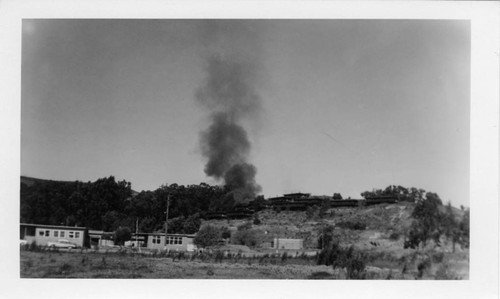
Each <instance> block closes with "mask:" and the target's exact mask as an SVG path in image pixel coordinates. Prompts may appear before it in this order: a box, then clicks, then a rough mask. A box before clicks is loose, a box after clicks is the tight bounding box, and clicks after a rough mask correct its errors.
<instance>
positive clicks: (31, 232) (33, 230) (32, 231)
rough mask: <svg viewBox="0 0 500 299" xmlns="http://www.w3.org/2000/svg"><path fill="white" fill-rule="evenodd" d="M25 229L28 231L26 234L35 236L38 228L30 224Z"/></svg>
mask: <svg viewBox="0 0 500 299" xmlns="http://www.w3.org/2000/svg"><path fill="white" fill-rule="evenodd" d="M25 231H26V236H34V235H35V231H36V229H35V228H34V227H32V226H28V227H27V228H26V230H25Z"/></svg>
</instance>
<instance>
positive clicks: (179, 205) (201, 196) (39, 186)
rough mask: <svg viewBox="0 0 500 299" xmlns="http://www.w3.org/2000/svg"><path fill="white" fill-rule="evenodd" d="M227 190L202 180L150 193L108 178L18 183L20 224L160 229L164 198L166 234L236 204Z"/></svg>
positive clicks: (190, 228) (193, 226) (191, 227)
mask: <svg viewBox="0 0 500 299" xmlns="http://www.w3.org/2000/svg"><path fill="white" fill-rule="evenodd" d="M230 191H231V190H229V189H227V188H226V187H223V186H212V185H209V184H206V183H200V184H199V185H187V186H184V185H178V184H170V185H168V184H164V185H162V186H160V187H159V188H158V189H156V190H154V191H142V192H140V193H137V192H134V191H133V190H132V189H131V183H130V182H127V181H125V180H122V181H117V180H116V179H115V178H114V176H109V177H106V178H100V179H98V180H96V181H95V182H80V181H75V182H60V181H44V180H35V181H34V182H33V183H32V184H26V183H24V182H21V206H20V207H21V209H20V211H21V215H20V216H21V222H23V223H38V224H49V225H66V226H75V225H76V226H83V227H88V228H90V229H95V230H104V231H115V230H116V229H117V228H119V227H129V228H133V229H134V230H135V227H136V223H137V224H138V229H139V231H141V232H154V231H160V230H163V229H164V224H165V219H166V215H165V212H166V210H167V201H169V203H168V205H169V217H168V218H169V223H168V231H169V232H170V233H195V232H197V231H198V229H199V225H200V224H201V220H200V217H203V216H204V214H205V213H207V212H216V211H227V210H230V209H232V208H233V207H234V205H235V204H236V202H235V199H234V198H233V197H232V193H231V192H230Z"/></svg>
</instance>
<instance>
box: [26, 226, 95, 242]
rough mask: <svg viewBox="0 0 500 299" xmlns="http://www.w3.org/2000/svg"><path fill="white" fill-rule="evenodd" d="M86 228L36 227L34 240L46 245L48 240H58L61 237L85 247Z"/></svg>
mask: <svg viewBox="0 0 500 299" xmlns="http://www.w3.org/2000/svg"><path fill="white" fill-rule="evenodd" d="M84 238H85V230H81V229H66V228H52V227H51V228H45V227H37V228H36V229H35V237H34V241H35V242H36V244H37V245H42V246H45V245H47V243H48V242H57V241H58V240H59V239H66V240H68V241H69V242H71V243H74V244H76V245H77V246H80V247H83V244H84Z"/></svg>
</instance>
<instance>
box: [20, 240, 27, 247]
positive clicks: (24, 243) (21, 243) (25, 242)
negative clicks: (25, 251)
mask: <svg viewBox="0 0 500 299" xmlns="http://www.w3.org/2000/svg"><path fill="white" fill-rule="evenodd" d="M27 244H28V241H27V240H21V242H20V245H21V246H23V245H27Z"/></svg>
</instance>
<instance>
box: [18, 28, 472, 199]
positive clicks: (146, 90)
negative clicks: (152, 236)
mask: <svg viewBox="0 0 500 299" xmlns="http://www.w3.org/2000/svg"><path fill="white" fill-rule="evenodd" d="M22 35H23V36H22V75H21V78H22V81H21V174H22V175H26V176H32V177H37V178H43V179H54V180H70V181H73V180H80V181H94V180H96V179H98V178H101V177H106V176H110V175H114V176H115V177H116V178H117V179H120V180H121V179H125V180H127V181H130V182H131V183H132V188H133V189H134V190H137V191H141V190H154V189H156V188H158V187H160V185H162V184H172V183H178V184H184V185H188V184H199V183H200V182H207V183H210V184H217V183H222V182H221V181H220V180H219V181H218V180H216V178H214V177H209V176H207V175H206V174H205V171H204V170H205V165H206V163H207V156H206V155H205V152H204V150H203V147H202V146H201V145H200V136H201V135H200V134H202V132H206V130H207V128H208V127H209V126H210V124H211V123H212V121H213V118H212V115H213V110H210V109H211V108H210V107H207V105H203V103H200V101H199V99H198V98H197V94H198V93H199V90H200V88H203V87H204V86H206V82H207V78H208V77H209V76H210V71H208V70H207V69H208V68H209V67H208V66H207V61H210V58H211V57H214V56H217V55H219V56H222V57H226V58H227V59H229V60H230V61H233V62H234V61H236V62H244V63H241V64H240V65H243V67H245V70H247V69H251V72H249V73H251V76H250V77H251V79H249V80H247V79H246V77H245V84H248V85H249V86H250V87H249V88H251V90H252V94H255V97H254V98H256V99H257V100H258V105H257V106H258V109H256V112H255V113H249V114H244V115H243V116H242V117H241V118H239V119H238V124H239V125H241V126H242V127H243V128H244V129H245V132H246V133H247V135H248V139H249V141H250V144H251V147H250V149H249V153H248V157H246V158H247V160H248V162H249V163H252V164H253V165H254V166H255V168H256V176H255V181H256V183H257V184H259V185H260V187H261V190H262V191H261V194H264V195H265V196H266V197H272V196H279V195H281V194H283V193H288V192H307V193H312V194H315V195H332V194H333V193H341V194H342V195H343V197H345V198H347V197H349V196H350V197H352V198H360V193H361V192H363V191H366V190H372V189H373V188H385V187H386V186H388V185H402V186H405V187H418V188H423V189H425V190H427V191H431V192H436V193H438V194H439V195H440V197H441V199H442V200H443V202H448V201H451V202H452V204H453V205H454V206H459V205H465V206H469V176H470V174H469V154H470V149H469V142H470V130H469V113H470V42H471V39H470V22H469V21H462V20H307V19H304V20H189V19H185V20H175V19H170V20H76V19H73V20H69V19H68V20H64V19H59V20H50V19H44V20H34V19H25V20H23V28H22ZM246 67H248V68H246ZM212 75H213V74H212ZM221 77H222V78H223V77H224V76H221ZM226 105H231V104H230V103H229V104H227V103H226Z"/></svg>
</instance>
